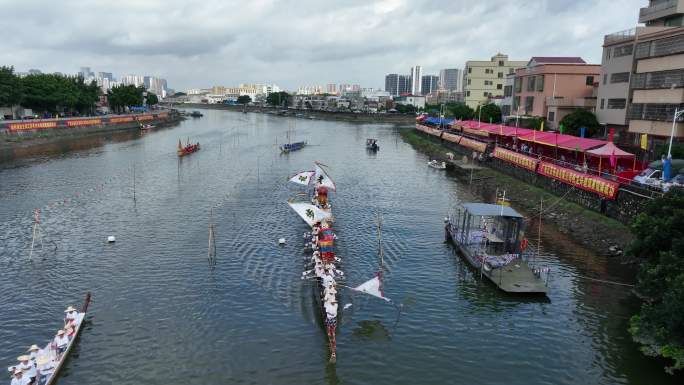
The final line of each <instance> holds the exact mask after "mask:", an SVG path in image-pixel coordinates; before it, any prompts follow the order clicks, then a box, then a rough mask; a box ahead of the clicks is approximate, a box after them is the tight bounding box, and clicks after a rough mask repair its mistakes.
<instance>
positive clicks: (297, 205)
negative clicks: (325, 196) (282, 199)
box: [287, 202, 332, 227]
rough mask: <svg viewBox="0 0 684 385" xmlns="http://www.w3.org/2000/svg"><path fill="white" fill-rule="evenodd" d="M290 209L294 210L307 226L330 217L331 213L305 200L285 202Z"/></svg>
mask: <svg viewBox="0 0 684 385" xmlns="http://www.w3.org/2000/svg"><path fill="white" fill-rule="evenodd" d="M287 204H288V205H290V207H292V210H294V211H295V212H296V213H297V214H298V215H299V216H300V217H301V218H302V219H303V220H304V222H306V223H307V224H308V225H309V226H312V227H313V225H314V223H316V222H320V221H322V220H324V219H327V220H329V219H331V218H332V214H331V213H330V212H329V211H323V210H321V209H319V208H318V207H316V206H314V205H312V204H310V203H306V202H287Z"/></svg>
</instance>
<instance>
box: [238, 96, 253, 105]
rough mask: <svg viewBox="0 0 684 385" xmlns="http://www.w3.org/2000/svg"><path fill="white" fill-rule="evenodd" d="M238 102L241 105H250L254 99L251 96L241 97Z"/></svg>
mask: <svg viewBox="0 0 684 385" xmlns="http://www.w3.org/2000/svg"><path fill="white" fill-rule="evenodd" d="M237 102H238V103H239V104H249V103H251V102H252V98H250V97H249V95H240V96H238V98H237Z"/></svg>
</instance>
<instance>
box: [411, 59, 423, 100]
mask: <svg viewBox="0 0 684 385" xmlns="http://www.w3.org/2000/svg"><path fill="white" fill-rule="evenodd" d="M422 80H423V69H422V68H421V66H415V67H411V93H412V94H413V95H420V94H421V92H422V88H423V85H422V83H421V82H422Z"/></svg>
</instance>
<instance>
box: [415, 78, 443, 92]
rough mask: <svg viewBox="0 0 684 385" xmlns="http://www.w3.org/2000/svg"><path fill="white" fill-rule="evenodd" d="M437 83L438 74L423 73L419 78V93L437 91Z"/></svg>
mask: <svg viewBox="0 0 684 385" xmlns="http://www.w3.org/2000/svg"><path fill="white" fill-rule="evenodd" d="M437 83H439V76H435V75H423V76H422V77H421V80H420V84H421V88H420V94H421V95H427V94H429V93H430V92H432V91H437V88H438V87H437Z"/></svg>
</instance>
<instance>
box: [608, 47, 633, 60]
mask: <svg viewBox="0 0 684 385" xmlns="http://www.w3.org/2000/svg"><path fill="white" fill-rule="evenodd" d="M632 52H634V45H633V44H628V45H621V46H619V47H615V48H613V56H614V57H621V56H628V55H631V54H632Z"/></svg>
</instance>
